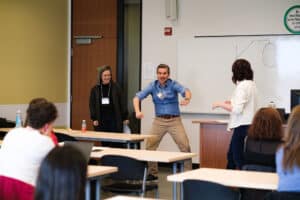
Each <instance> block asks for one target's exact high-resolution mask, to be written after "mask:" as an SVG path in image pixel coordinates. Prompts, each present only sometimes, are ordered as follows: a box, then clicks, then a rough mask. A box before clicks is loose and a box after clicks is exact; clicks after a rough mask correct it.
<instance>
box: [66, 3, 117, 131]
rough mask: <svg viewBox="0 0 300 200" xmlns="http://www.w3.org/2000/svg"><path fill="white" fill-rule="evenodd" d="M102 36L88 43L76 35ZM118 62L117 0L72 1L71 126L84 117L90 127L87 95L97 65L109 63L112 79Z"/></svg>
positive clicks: (91, 85)
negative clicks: (82, 42)
mask: <svg viewBox="0 0 300 200" xmlns="http://www.w3.org/2000/svg"><path fill="white" fill-rule="evenodd" d="M86 36H92V37H94V36H96V37H98V36H101V37H102V38H101V39H91V44H78V42H76V39H75V38H76V37H77V38H78V37H86ZM116 63H117V0H73V1H72V64H71V71H72V72H71V96H72V100H71V128H73V129H80V127H81V121H82V120H83V119H85V120H86V121H87V128H88V129H91V127H92V126H91V120H90V114H89V96H90V90H91V88H92V87H93V86H94V85H95V84H96V82H97V71H96V68H97V67H99V66H102V65H110V66H111V67H112V69H113V79H114V80H115V78H116Z"/></svg>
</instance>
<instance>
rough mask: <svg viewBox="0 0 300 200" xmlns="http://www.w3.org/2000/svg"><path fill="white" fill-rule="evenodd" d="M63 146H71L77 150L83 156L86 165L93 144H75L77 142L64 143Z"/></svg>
mask: <svg viewBox="0 0 300 200" xmlns="http://www.w3.org/2000/svg"><path fill="white" fill-rule="evenodd" d="M64 145H65V146H72V147H74V148H76V149H78V150H79V151H80V152H81V153H82V155H83V156H84V158H85V160H86V163H87V164H88V162H89V160H90V156H91V152H92V148H93V146H94V144H93V143H92V142H77V141H65V142H64Z"/></svg>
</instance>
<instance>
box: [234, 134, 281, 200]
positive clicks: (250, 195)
mask: <svg viewBox="0 0 300 200" xmlns="http://www.w3.org/2000/svg"><path fill="white" fill-rule="evenodd" d="M280 144H281V141H276V140H275V141H272V140H271V141H269V140H254V139H251V138H248V137H246V138H245V146H244V159H245V165H244V166H243V167H242V170H246V171H260V172H276V168H275V154H276V150H277V148H278V146H279V145H280ZM240 192H241V195H242V200H262V199H263V198H264V196H265V195H266V194H267V193H268V192H270V190H256V189H246V188H241V190H240Z"/></svg>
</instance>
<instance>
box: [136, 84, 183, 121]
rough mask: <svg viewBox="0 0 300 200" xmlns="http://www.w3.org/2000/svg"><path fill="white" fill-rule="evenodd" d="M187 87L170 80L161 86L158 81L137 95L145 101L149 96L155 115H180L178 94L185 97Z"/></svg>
mask: <svg viewBox="0 0 300 200" xmlns="http://www.w3.org/2000/svg"><path fill="white" fill-rule="evenodd" d="M185 90H187V89H186V88H185V87H183V86H182V85H181V84H179V83H178V82H176V81H173V80H171V79H168V80H167V81H166V84H165V85H160V83H159V81H158V80H155V81H153V82H152V83H150V84H149V85H148V86H147V87H146V88H145V89H144V90H142V91H140V92H138V93H136V96H137V97H138V98H139V99H140V100H143V99H144V98H146V97H147V96H148V95H149V94H151V95H152V100H153V103H154V105H155V115H156V116H159V115H179V114H180V111H179V101H178V93H179V94H181V96H182V97H185Z"/></svg>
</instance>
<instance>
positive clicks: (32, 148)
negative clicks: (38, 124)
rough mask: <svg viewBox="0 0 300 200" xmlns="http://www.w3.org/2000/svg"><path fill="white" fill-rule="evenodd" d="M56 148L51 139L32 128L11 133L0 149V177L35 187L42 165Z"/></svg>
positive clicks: (17, 129)
mask: <svg viewBox="0 0 300 200" xmlns="http://www.w3.org/2000/svg"><path fill="white" fill-rule="evenodd" d="M52 148H54V143H53V142H52V140H51V139H50V137H48V136H45V135H42V134H41V133H40V132H39V131H38V130H35V129H31V128H15V129H13V130H11V131H9V132H8V133H7V134H6V136H5V138H4V140H3V143H2V145H1V148H0V175H3V176H7V177H11V178H15V179H18V180H21V181H23V182H26V183H28V184H31V185H33V186H35V183H36V178H37V175H38V170H39V167H40V164H41V162H42V160H43V159H44V157H45V156H46V155H47V154H48V152H49V151H50V150H51V149H52Z"/></svg>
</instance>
